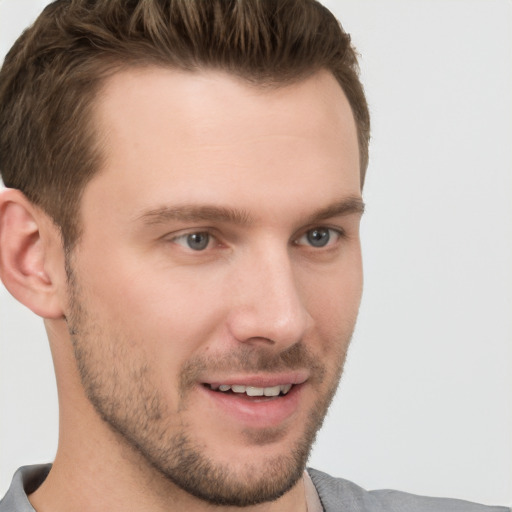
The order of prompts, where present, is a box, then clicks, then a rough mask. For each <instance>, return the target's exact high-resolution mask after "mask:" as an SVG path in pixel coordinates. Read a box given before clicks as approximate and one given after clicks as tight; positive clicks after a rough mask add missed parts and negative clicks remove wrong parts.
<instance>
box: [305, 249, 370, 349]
mask: <svg viewBox="0 0 512 512" xmlns="http://www.w3.org/2000/svg"><path fill="white" fill-rule="evenodd" d="M346 263H347V264H345V265H340V266H339V267H338V268H330V269H328V270H326V272H325V273H323V274H316V275H311V274H306V275H305V276H304V284H303V290H304V293H305V301H306V304H307V309H308V312H309V314H310V316H311V317H312V319H313V321H314V326H315V331H316V332H317V334H318V337H319V338H320V339H321V340H324V344H325V346H326V350H332V345H333V344H336V345H337V346H339V345H340V343H341V344H342V345H347V344H348V342H349V341H350V336H351V334H352V331H353V329H354V326H355V323H356V319H357V314H358V312H359V305H360V302H361V294H362V284H363V277H362V268H361V260H360V259H359V258H357V255H356V257H354V258H353V259H351V260H350V261H347V262H346Z"/></svg>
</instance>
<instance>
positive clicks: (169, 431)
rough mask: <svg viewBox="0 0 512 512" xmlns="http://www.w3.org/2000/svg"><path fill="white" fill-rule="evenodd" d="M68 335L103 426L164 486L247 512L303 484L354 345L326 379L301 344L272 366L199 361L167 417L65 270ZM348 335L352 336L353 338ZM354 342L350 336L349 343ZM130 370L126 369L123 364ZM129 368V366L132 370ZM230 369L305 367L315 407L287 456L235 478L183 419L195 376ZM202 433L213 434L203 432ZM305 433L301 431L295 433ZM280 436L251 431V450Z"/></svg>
mask: <svg viewBox="0 0 512 512" xmlns="http://www.w3.org/2000/svg"><path fill="white" fill-rule="evenodd" d="M68 282H69V290H70V295H69V309H70V312H71V314H70V315H69V316H68V318H67V321H68V329H69V332H70V335H71V339H72V343H73V349H74V354H75V359H76V363H77V367H78V370H79V374H80V378H81V382H82V386H83V388H84V391H85V393H86V395H87V397H88V399H89V401H90V402H91V403H92V405H93V406H94V408H95V410H96V412H97V413H98V415H99V416H100V417H101V419H102V420H103V421H104V422H106V424H107V425H108V426H109V427H110V428H111V429H112V430H113V432H114V433H115V434H116V436H117V437H118V439H119V440H120V441H121V442H122V443H123V444H125V445H127V446H128V447H129V448H131V449H132V450H134V451H135V452H136V453H138V454H139V455H140V456H141V457H142V460H143V461H144V462H145V463H146V464H147V465H148V467H150V468H152V469H153V470H155V471H157V472H158V473H159V474H160V475H161V476H163V477H164V478H165V479H166V480H168V481H170V482H171V483H172V484H174V485H175V486H177V487H179V488H180V489H182V490H184V491H185V492H187V493H188V494H190V495H192V496H195V497H196V498H199V499H201V500H203V501H205V502H208V503H210V504H212V505H224V506H237V507H247V506H250V505H256V504H259V503H263V502H268V501H274V500H276V499H278V498H279V497H281V496H282V495H284V494H285V493H286V492H287V491H289V490H290V489H291V488H292V487H293V486H294V485H295V484H296V483H297V482H298V481H299V479H300V478H301V477H302V473H303V471H304V469H305V467H306V463H307V460H308V457H309V454H310V451H311V448H312V446H313V444H314V441H315V438H316V434H317V432H318V430H319V429H320V427H321V426H322V423H323V420H324V418H325V415H326V413H327V410H328V408H329V405H330V403H331V401H332V399H333V397H334V395H335V393H336V389H337V387H338V383H339V380H340V378H341V374H342V370H343V363H344V361H345V355H346V347H347V346H348V344H349V343H348V342H349V339H347V340H339V341H338V343H339V346H340V347H342V348H341V349H340V353H339V355H338V356H339V357H338V364H337V367H336V369H335V372H331V373H333V374H332V375H331V376H329V377H328V379H329V380H330V382H324V381H325V380H326V379H327V372H326V369H325V368H324V367H323V366H322V365H320V364H319V363H318V361H317V360H316V358H314V357H313V355H312V354H311V353H310V352H309V351H308V350H307V348H306V347H305V346H304V345H303V344H302V343H297V344H295V345H293V346H292V347H290V348H289V349H288V350H287V351H286V352H283V353H282V354H280V355H279V356H275V355H274V356H272V358H271V359H270V358H269V357H268V356H267V355H265V353H262V352H256V351H254V350H252V351H249V350H242V351H241V352H240V353H237V354H230V355H229V356H228V357H225V358H224V357H223V358H222V359H218V360H212V359H211V357H209V358H208V359H203V358H199V357H196V358H195V359H192V360H190V361H188V362H187V364H186V365H184V367H183V368H182V369H181V372H180V386H179V387H180V398H181V400H180V403H181V404H185V405H183V408H181V410H180V411H178V412H177V413H176V412H174V413H173V412H169V411H168V407H167V404H166V403H165V400H164V399H163V397H162V396H161V394H160V393H159V391H158V389H157V388H156V387H155V386H154V385H153V384H152V382H151V371H150V368H149V366H148V365H147V363H141V362H140V361H139V360H137V358H135V357H133V355H132V356H131V358H130V355H129V354H128V357H123V356H126V355H127V354H126V352H127V350H126V348H123V347H126V346H127V345H129V344H126V343H123V341H126V340H125V339H123V338H122V336H120V338H121V339H119V338H117V337H116V339H113V337H112V333H110V334H109V335H106V333H105V332H104V330H103V329H102V327H101V326H99V325H95V324H94V321H93V320H92V319H91V315H89V314H88V311H87V310H86V307H85V305H84V303H83V301H82V300H81V297H80V292H79V286H78V284H77V282H76V279H75V276H74V274H73V272H72V271H71V269H70V268H68ZM350 334H351V333H350ZM349 338H350V337H349ZM123 363H127V364H123ZM130 365H131V367H127V366H130ZM207 368H210V369H215V370H218V369H219V368H230V369H240V370H246V371H253V372H257V371H263V370H264V371H266V372H268V371H279V370H293V369H297V368H308V369H309V370H310V371H311V374H312V378H311V379H310V380H311V381H312V382H311V383H312V384H314V385H316V386H317V390H323V391H322V392H321V393H320V391H318V400H317V401H316V403H315V405H314V407H313V409H312V410H311V411H310V414H309V417H308V420H307V421H306V424H305V425H304V427H303V433H302V435H300V436H299V438H298V439H296V440H295V442H294V444H293V445H292V446H291V447H290V449H288V450H287V452H286V454H279V455H276V456H272V457H268V458H267V459H265V460H264V461H262V462H260V463H259V464H251V463H250V462H248V463H246V465H245V466H244V471H240V470H238V471H236V472H235V471H233V469H232V468H230V466H229V465H228V464H225V463H221V462H218V461H217V462H216V461H214V460H212V458H210V457H209V456H208V455H207V454H205V453H204V450H203V448H202V447H201V445H200V443H199V442H198V440H197V439H193V438H192V437H191V436H190V429H189V428H188V427H187V424H186V423H185V422H183V420H182V419H181V417H177V416H178V414H180V413H181V412H183V411H184V410H185V409H186V397H187V394H188V392H189V391H190V390H191V388H192V386H193V383H194V382H196V381H195V376H196V375H197V374H198V373H200V372H201V371H204V369H207ZM205 428H208V426H207V425H205ZM298 428H300V426H298ZM282 434H283V433H282V432H281V431H279V429H268V430H262V431H259V432H246V437H247V439H249V438H251V439H250V440H251V441H252V442H253V444H254V445H258V444H266V443H268V442H269V441H270V440H272V439H273V438H274V440H275V441H277V442H278V438H279V437H280V436H281V435H282Z"/></svg>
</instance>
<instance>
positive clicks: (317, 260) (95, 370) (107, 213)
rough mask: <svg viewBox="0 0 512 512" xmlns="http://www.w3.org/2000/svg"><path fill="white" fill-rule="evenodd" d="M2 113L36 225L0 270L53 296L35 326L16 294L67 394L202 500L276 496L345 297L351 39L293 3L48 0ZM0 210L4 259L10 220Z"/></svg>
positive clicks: (338, 344)
mask: <svg viewBox="0 0 512 512" xmlns="http://www.w3.org/2000/svg"><path fill="white" fill-rule="evenodd" d="M0 105H1V106H0V108H1V111H0V113H1V119H2V121H1V123H2V125H1V127H0V128H1V133H0V166H1V170H2V177H3V179H4V182H5V184H6V186H7V187H10V188H11V189H18V190H19V191H21V192H22V193H23V196H24V197H26V198H27V200H28V201H27V204H29V205H32V206H33V208H32V207H28V209H29V210H30V211H32V212H33V216H34V217H37V218H39V219H41V218H42V219H43V221H38V222H32V223H31V222H29V221H26V220H25V221H24V224H23V225H24V226H25V228H26V229H25V231H27V232H28V231H30V229H32V228H31V226H35V225H38V226H40V228H39V230H38V235H35V232H33V231H31V232H30V236H28V235H27V236H26V237H25V242H24V243H23V244H22V242H21V241H20V243H19V244H18V246H19V247H18V249H17V251H18V252H17V254H18V256H20V255H27V254H33V257H32V258H30V257H26V256H22V257H16V258H15V257H14V256H12V257H10V258H9V257H6V256H5V254H6V253H9V250H7V249H5V250H3V251H2V252H3V254H0V270H1V271H2V277H3V278H4V281H5V282H6V285H7V286H8V288H9V284H8V283H16V280H15V279H13V278H12V275H13V273H12V272H10V270H9V269H10V268H11V267H13V266H14V265H15V263H13V262H15V261H19V260H23V261H26V262H27V263H26V267H25V268H24V269H23V271H22V272H21V271H20V272H18V276H22V275H26V274H28V273H30V271H32V269H33V268H37V267H38V265H39V268H40V272H39V273H37V272H35V271H34V275H35V274H37V276H36V277H35V279H37V278H40V276H41V275H42V276H43V277H44V279H45V284H49V283H52V286H47V287H46V288H45V290H51V291H50V292H46V293H48V294H51V297H52V298H51V301H48V300H46V301H42V302H44V303H45V304H47V303H51V304H52V309H51V312H50V309H49V306H44V305H43V306H38V307H36V306H32V304H35V302H34V300H35V299H33V298H32V297H33V294H32V295H30V294H28V295H27V294H25V295H23V294H22V295H23V296H24V297H28V298H26V299H25V300H24V302H25V303H26V304H27V305H29V307H32V309H33V310H34V311H37V312H38V313H39V314H41V315H42V316H43V317H45V318H47V325H49V326H50V328H49V332H50V333H52V332H53V333H56V332H59V331H60V332H63V330H64V328H65V332H66V335H67V337H68V339H69V344H68V346H66V344H65V343H60V342H59V343H56V342H54V343H53V345H54V352H58V353H61V352H62V353H65V352H66V351H68V352H69V353H71V354H72V359H73V365H72V366H73V368H72V369H71V370H69V368H66V370H65V371H59V370H58V371H57V378H58V380H60V381H61V386H62V385H66V384H67V383H66V382H64V380H65V379H64V377H62V375H67V376H68V377H66V378H68V379H71V377H69V375H71V374H73V372H75V373H76V375H77V378H78V379H79V382H80V386H81V390H82V392H83V396H84V397H85V398H86V400H87V401H88V403H90V404H92V406H93V408H94V411H95V414H96V416H97V417H98V418H99V421H101V423H102V425H107V426H108V428H109V429H110V430H111V431H112V432H114V433H115V435H116V436H117V438H119V439H120V440H122V442H123V443H124V444H125V445H126V447H127V449H129V450H131V452H130V453H132V454H133V457H135V458H136V459H137V461H138V464H139V465H141V467H146V469H147V471H154V472H157V473H158V474H159V475H161V476H163V477H164V478H165V479H167V480H168V481H169V482H170V483H171V484H172V485H174V486H176V487H177V488H180V489H182V490H184V491H185V492H187V493H190V494H191V495H193V496H196V497H197V498H199V499H201V500H206V501H210V502H212V503H216V504H231V505H237V506H243V505H248V504H251V503H257V502H261V501H268V500H273V499H276V498H278V497H279V496H281V495H282V494H284V493H286V491H288V490H289V489H291V488H292V487H293V486H294V485H295V483H296V482H297V480H298V479H299V478H300V475H301V473H302V470H303V468H304V466H305V463H306V460H307V457H308V454H309V450H310V447H311V445H312V443H313V440H314V437H315V434H316V432H317V430H318V429H319V427H320V425H321V423H322V421H323V418H324V416H325V414H326V411H327V408H328V406H329V403H330V401H331V399H332V396H333V394H334V392H335V390H336V388H337V384H338V381H339V378H340V375H341V371H342V366H343V362H344V359H345V353H346V349H347V346H348V343H349V340H350V337H351V334H352V330H353V328H354V324H355V320H356V316H357V310H358V306H359V301H360V295H361V282H362V277H361V257H360V246H359V238H358V227H359V219H360V215H361V213H362V201H361V197H360V193H361V187H362V184H363V181H364V172H365V169H366V165H367V159H368V158H367V156H368V138H369V133H368V130H369V121H368V111H367V106H366V102H365V99H364V95H363V91H362V87H361V85H360V83H359V80H358V78H357V62H356V58H355V54H354V50H353V49H352V48H351V46H350V39H349V37H348V35H347V34H345V33H344V32H343V31H342V29H341V28H340V26H339V24H338V23H337V22H336V20H335V19H334V18H333V17H332V16H331V15H330V13H329V12H328V11H327V10H326V9H325V8H323V7H322V6H321V5H319V4H317V3H316V2H312V1H305V0H304V1H303V0H293V1H288V0H283V1H276V0H268V1H257V0H255V1H232V2H231V1H211V2H210V1H209V2H203V1H199V0H198V1H192V0H186V1H185V0H183V1H163V0H160V1H159V0H153V1H149V0H141V1H139V2H135V1H134V2H126V1H117V0H108V1H107V0H105V1H101V0H100V1H96V2H94V1H90V0H89V1H85V0H84V1H75V0H71V1H68V2H64V1H58V2H55V3H53V4H51V5H50V6H49V7H48V8H47V9H46V10H45V11H44V13H43V14H42V15H41V17H40V18H39V19H38V20H37V21H36V23H35V24H34V26H33V27H32V28H31V29H29V30H28V31H27V32H25V33H24V34H23V35H22V37H21V38H20V40H18V42H17V43H16V44H15V46H14V47H13V49H12V50H11V52H10V53H9V55H8V57H7V59H6V62H5V64H4V68H3V70H2V73H1V75H0ZM7 119H9V120H10V122H9V123H7V122H6V121H4V120H7ZM13 202H14V201H11V203H13ZM6 204H7V203H6V202H5V201H4V203H3V206H2V205H0V206H2V208H1V209H0V212H3V214H2V213H0V219H1V218H2V216H3V223H1V222H0V242H2V240H7V235H6V233H7V232H8V230H9V229H11V228H9V227H8V226H14V225H18V226H20V225H21V224H22V223H21V221H19V220H17V219H19V218H22V219H26V218H27V216H25V217H22V215H21V213H20V209H19V208H18V209H15V208H13V207H12V206H11V207H10V209H9V208H8V207H6V206H5V205H6ZM6 219H7V220H6ZM16 223H17V224H16ZM2 231H3V233H2ZM18 231H19V232H23V230H22V229H19V230H18ZM50 232H57V233H58V237H59V241H60V245H58V244H57V245H55V244H53V245H52V243H50V242H48V240H45V239H44V234H45V233H50ZM2 236H3V238H2ZM38 236H39V237H40V238H41V243H38V240H39V239H38V238H37V237H38ZM18 238H19V239H20V240H21V238H22V237H21V236H20V237H18ZM49 238H50V236H48V239H49ZM13 239H14V238H11V240H13ZM54 239H55V238H54ZM14 245H15V244H14V242H9V244H5V247H6V248H7V247H11V246H12V247H14ZM22 246H23V247H22ZM59 251H60V252H59ZM12 254H14V250H13V251H12ZM59 266H60V268H59ZM6 276H7V277H6ZM9 276H11V277H9ZM59 276H60V277H59ZM16 279H17V282H21V280H22V279H24V278H23V277H17V278H16ZM32 283H33V281H31V282H30V284H29V285H27V286H32ZM11 288H12V289H14V290H17V289H18V288H19V285H18V284H12V286H11ZM11 291H12V290H11ZM14 294H15V295H16V292H14ZM45 307H46V308H47V309H46V311H48V312H49V313H48V314H46V313H45ZM54 336H55V334H54ZM50 338H51V336H50ZM54 357H55V356H54ZM57 359H66V358H65V357H64V358H59V357H57ZM66 360H67V361H69V359H66ZM57 366H61V365H60V364H59V365H57V364H56V367H57ZM68 366H69V364H68ZM59 372H60V376H59ZM78 395H79V393H77V396H76V397H75V399H77V400H78V399H79V397H78ZM252 395H256V396H252ZM91 424H92V423H91ZM98 428H99V427H98ZM91 429H92V427H91Z"/></svg>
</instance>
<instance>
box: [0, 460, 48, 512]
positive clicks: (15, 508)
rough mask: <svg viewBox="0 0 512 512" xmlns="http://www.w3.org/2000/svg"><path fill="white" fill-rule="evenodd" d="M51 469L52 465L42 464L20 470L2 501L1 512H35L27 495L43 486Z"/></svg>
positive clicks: (0, 503) (15, 474)
mask: <svg viewBox="0 0 512 512" xmlns="http://www.w3.org/2000/svg"><path fill="white" fill-rule="evenodd" d="M50 468H51V464H40V465H36V466H23V467H21V468H20V469H18V471H16V473H14V476H13V478H12V483H11V486H10V487H9V490H8V491H7V494H6V495H5V496H4V498H3V499H1V500H0V512H34V509H33V508H32V505H31V504H30V501H29V500H28V498H27V495H28V494H30V493H32V492H34V491H35V490H36V489H37V488H38V487H39V486H40V485H41V483H42V482H43V481H44V479H45V478H46V477H47V476H48V473H49V472H50Z"/></svg>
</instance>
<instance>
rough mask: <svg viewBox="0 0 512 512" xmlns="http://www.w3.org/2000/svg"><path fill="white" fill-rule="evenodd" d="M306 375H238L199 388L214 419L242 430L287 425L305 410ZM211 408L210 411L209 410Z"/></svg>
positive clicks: (204, 383) (220, 378)
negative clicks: (213, 411)
mask: <svg viewBox="0 0 512 512" xmlns="http://www.w3.org/2000/svg"><path fill="white" fill-rule="evenodd" d="M308 379H309V373H308V372H306V371H297V372H290V373H288V374H286V375H285V374H281V375H262V374H260V375H245V376H242V375H238V376H230V377H224V378H222V377H219V378H218V380H217V379H215V380H213V379H212V380H208V381H206V382H205V381H203V382H201V385H200V386H199V389H202V390H203V393H202V396H204V397H205V399H206V400H207V401H208V404H209V405H208V408H209V409H210V410H215V411H216V413H215V416H214V417H215V418H223V421H228V422H229V424H231V425H241V426H242V427H243V428H249V429H251V428H253V429H254V428H256V429H261V428H268V427H278V426H282V425H285V424H288V423H289V421H290V420H291V418H294V417H296V416H297V414H300V411H302V410H303V409H304V404H305V402H304V399H305V397H306V396H309V395H308V394H307V393H306V388H307V381H308ZM212 408H213V409H212Z"/></svg>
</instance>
